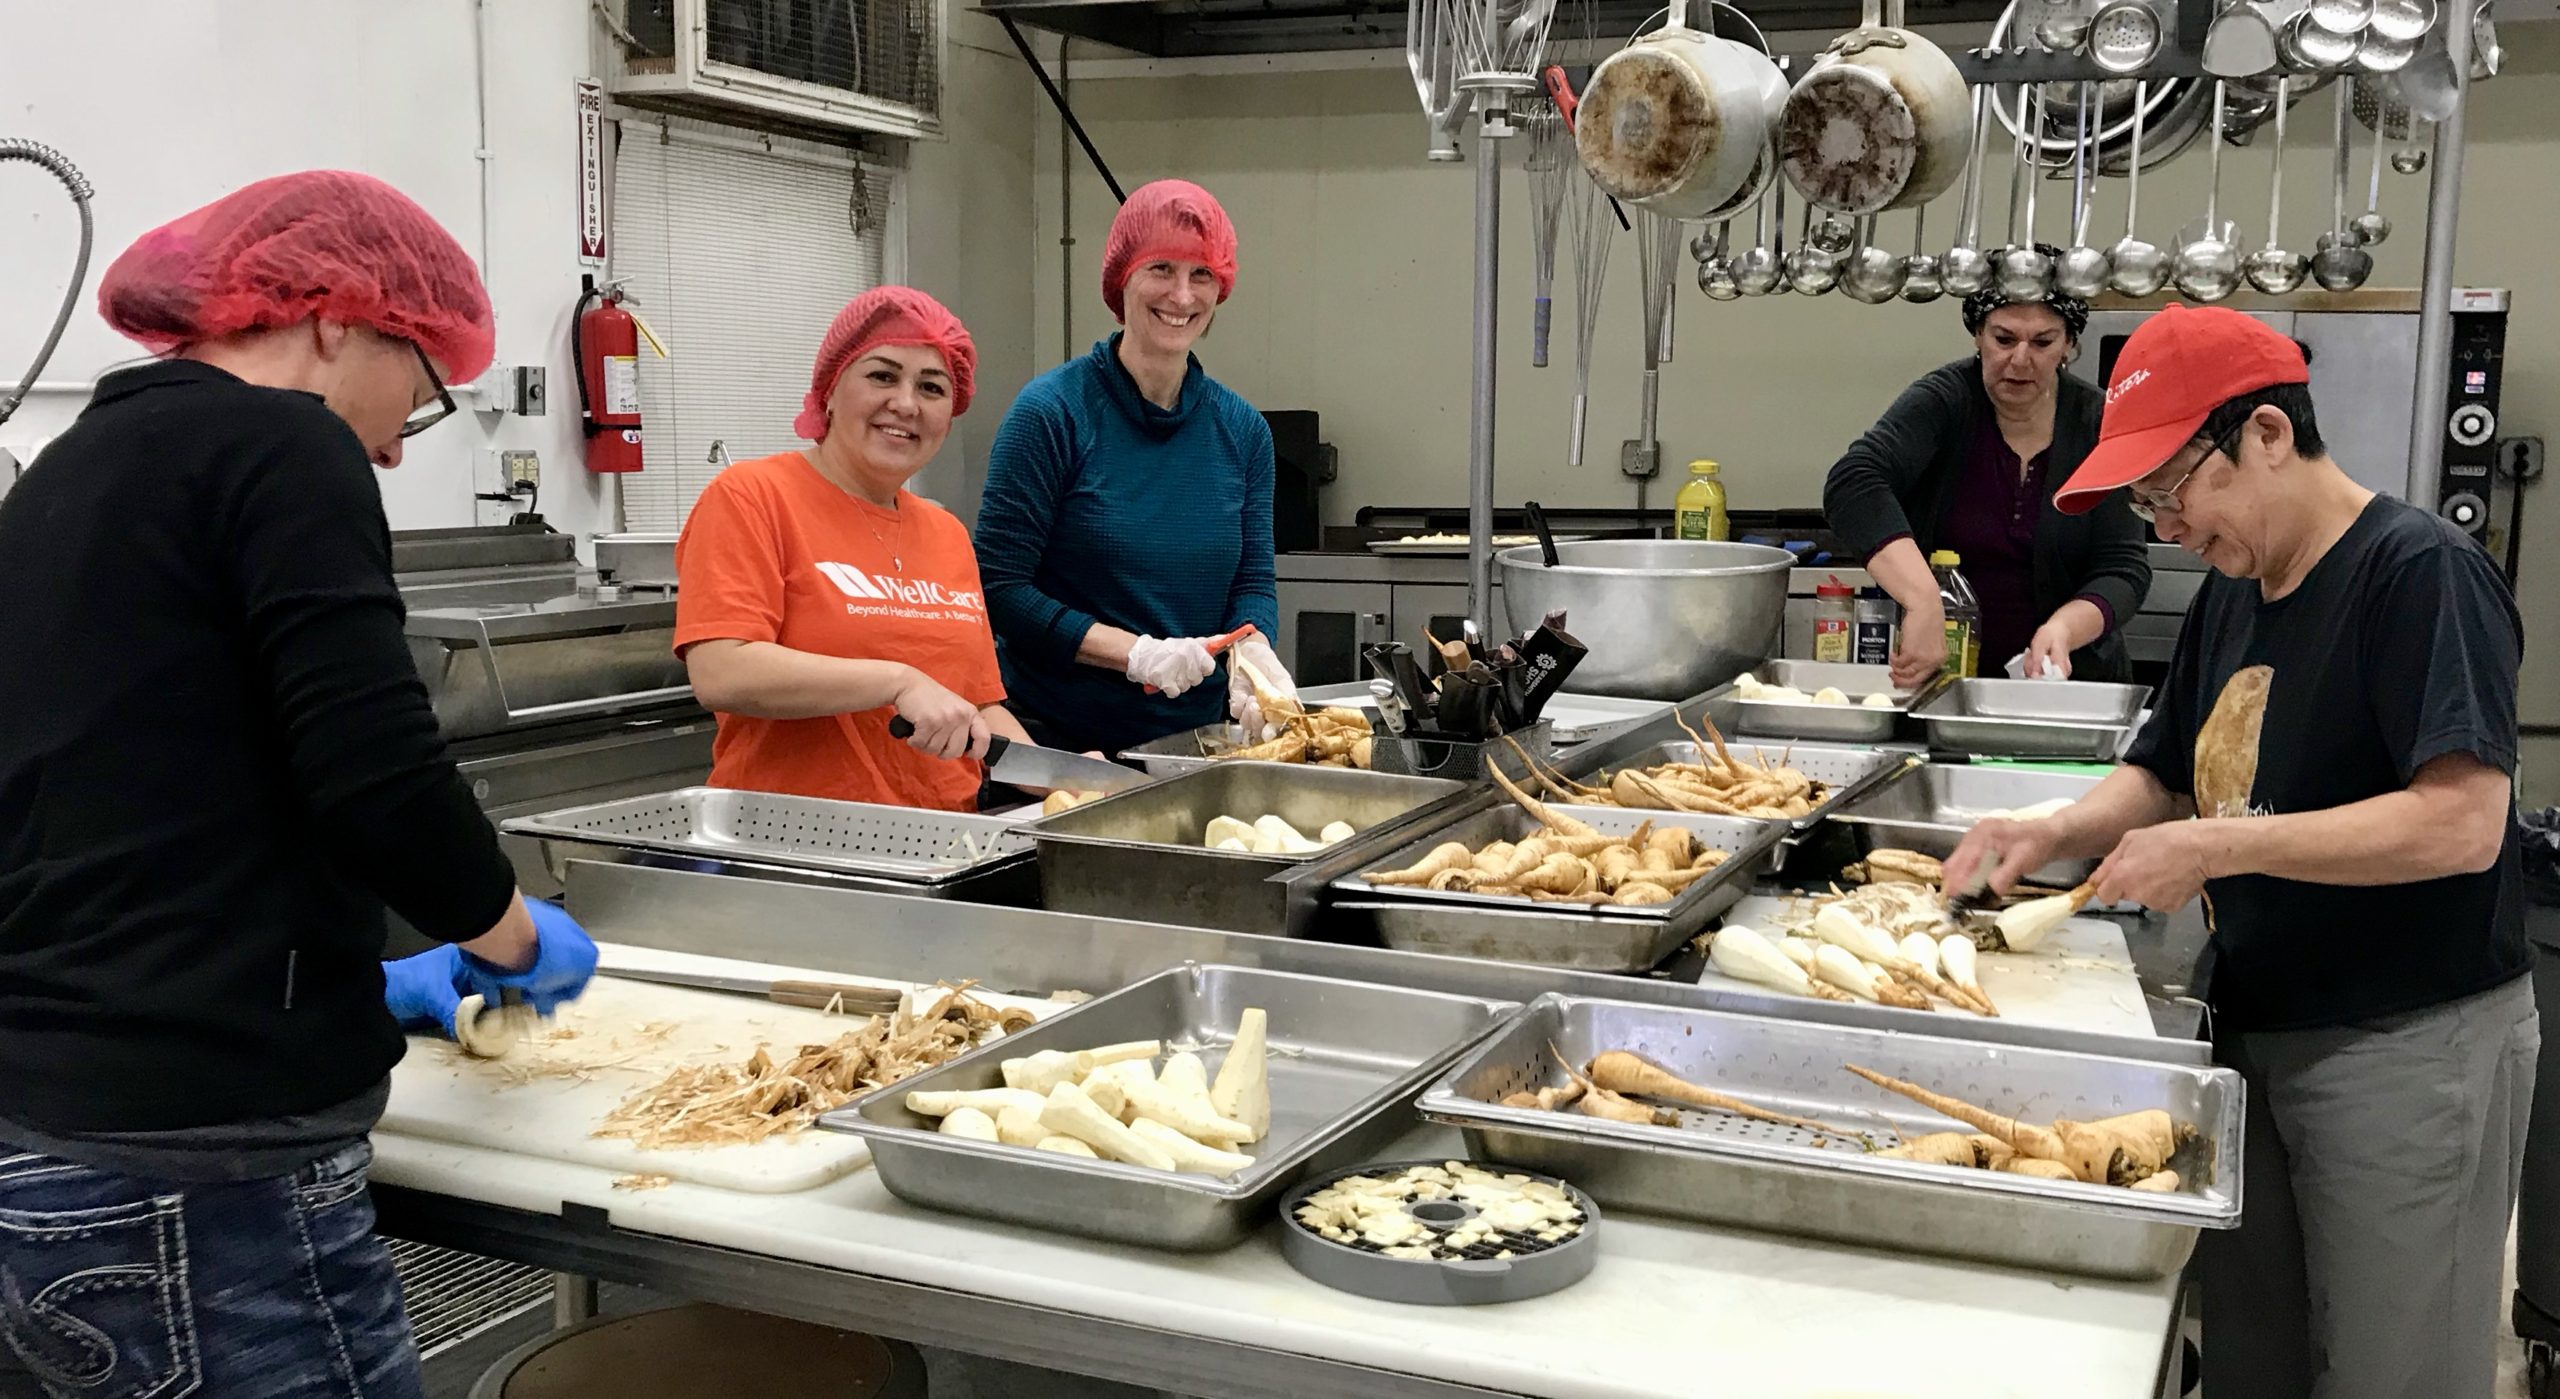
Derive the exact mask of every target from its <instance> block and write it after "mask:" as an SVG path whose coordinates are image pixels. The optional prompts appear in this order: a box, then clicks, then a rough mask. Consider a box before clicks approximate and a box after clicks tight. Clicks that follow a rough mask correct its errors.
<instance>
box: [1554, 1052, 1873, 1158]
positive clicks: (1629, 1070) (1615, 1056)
mask: <svg viewBox="0 0 2560 1399" xmlns="http://www.w3.org/2000/svg"><path fill="white" fill-rule="evenodd" d="M1583 1072H1584V1073H1585V1074H1586V1075H1587V1076H1588V1077H1589V1078H1590V1080H1591V1082H1592V1083H1593V1084H1595V1085H1597V1086H1598V1087H1600V1088H1604V1089H1606V1090H1608V1091H1609V1092H1612V1093H1617V1094H1620V1095H1622V1096H1627V1097H1639V1098H1667V1099H1669V1100H1670V1101H1672V1102H1675V1103H1686V1104H1688V1105H1689V1106H1691V1107H1699V1108H1712V1109H1714V1110H1716V1111H1717V1112H1729V1113H1732V1114H1733V1115H1734V1116H1736V1117H1748V1118H1750V1119H1752V1120H1754V1121H1757V1122H1776V1123H1780V1124H1782V1125H1784V1126H1788V1127H1801V1128H1803V1129H1804V1130H1806V1131H1808V1132H1821V1133H1823V1134H1825V1135H1828V1136H1838V1137H1845V1136H1851V1135H1854V1134H1853V1133H1848V1132H1843V1131H1841V1130H1840V1129H1839V1128H1837V1127H1833V1126H1831V1125H1829V1124H1828V1123H1822V1122H1815V1121H1813V1120H1812V1119H1810V1118H1803V1117H1793V1116H1790V1115H1788V1114H1786V1113H1783V1112H1771V1111H1770V1110H1769V1109H1767V1108H1762V1107H1754V1106H1752V1105H1751V1104H1749V1103H1746V1102H1744V1101H1742V1100H1741V1099H1740V1098H1736V1097H1732V1096H1729V1095H1727V1094H1723V1093H1719V1092H1717V1091H1715V1090H1714V1089H1712V1088H1707V1087H1702V1086H1700V1085H1698V1084H1695V1083H1691V1082H1689V1081H1688V1080H1687V1079H1684V1078H1681V1077H1680V1076H1678V1075H1677V1074H1674V1073H1672V1072H1671V1071H1669V1070H1668V1069H1665V1068H1663V1067H1662V1066H1661V1065H1659V1064H1655V1063H1652V1062H1650V1061H1648V1060H1646V1059H1645V1058H1644V1057H1643V1056H1641V1055H1637V1054H1630V1053H1628V1052H1627V1051H1625V1050H1623V1049H1611V1050H1604V1051H1602V1052H1601V1053H1600V1054H1598V1055H1596V1056H1594V1057H1593V1059H1592V1060H1591V1062H1590V1064H1589V1065H1587V1066H1585V1068H1584V1070H1583Z"/></svg>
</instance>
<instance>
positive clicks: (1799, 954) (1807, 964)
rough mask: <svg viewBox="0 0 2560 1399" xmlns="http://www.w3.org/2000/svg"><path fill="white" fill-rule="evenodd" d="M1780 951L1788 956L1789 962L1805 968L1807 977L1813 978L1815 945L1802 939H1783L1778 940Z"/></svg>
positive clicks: (1789, 937) (1792, 937)
mask: <svg viewBox="0 0 2560 1399" xmlns="http://www.w3.org/2000/svg"><path fill="white" fill-rule="evenodd" d="M1778 950H1779V951H1780V952H1783V953H1785V954H1787V960H1788V961H1790V962H1793V963H1795V964H1796V965H1797V966H1799V967H1802V968H1804V970H1805V974H1806V975H1807V976H1811V975H1812V974H1813V944H1812V943H1811V942H1809V941H1807V940H1806V939H1804V938H1800V937H1794V936H1788V937H1782V938H1780V939H1778Z"/></svg>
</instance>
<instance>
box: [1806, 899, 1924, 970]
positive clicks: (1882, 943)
mask: <svg viewBox="0 0 2560 1399" xmlns="http://www.w3.org/2000/svg"><path fill="white" fill-rule="evenodd" d="M1813 935H1814V937H1815V938H1816V939H1818V940H1820V941H1822V942H1826V943H1829V944H1831V945H1832V946H1833V947H1837V948H1840V949H1842V950H1843V951H1846V952H1848V953H1850V954H1851V955H1853V956H1855V957H1857V958H1858V960H1860V961H1862V962H1878V963H1883V962H1892V961H1895V960H1898V959H1899V958H1900V957H1901V956H1902V950H1901V949H1900V948H1898V947H1896V946H1894V944H1893V937H1892V935H1891V934H1889V933H1887V932H1886V931H1885V930H1884V929H1882V928H1879V927H1877V926H1875V925H1874V924H1872V923H1869V922H1868V921H1867V920H1865V919H1863V918H1860V917H1859V916H1858V915H1856V914H1854V913H1851V912H1850V911H1849V910H1847V909H1845V908H1842V907H1840V906H1839V905H1838V904H1833V905H1831V906H1830V907H1828V908H1825V909H1823V910H1822V911H1821V912H1819V913H1817V914H1815V915H1813Z"/></svg>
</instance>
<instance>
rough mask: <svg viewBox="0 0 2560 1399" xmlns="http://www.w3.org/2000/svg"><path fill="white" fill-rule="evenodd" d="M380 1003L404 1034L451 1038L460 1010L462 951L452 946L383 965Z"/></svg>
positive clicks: (433, 949)
mask: <svg viewBox="0 0 2560 1399" xmlns="http://www.w3.org/2000/svg"><path fill="white" fill-rule="evenodd" d="M382 982H383V987H382V1000H383V1003H384V1004H385V1005H387V1006H389V1007H390V1008H391V1018H392V1019H394V1020H397V1021H399V1022H400V1028H401V1030H402V1031H403V1032H405V1033H408V1034H413V1035H425V1034H441V1035H443V1036H444V1037H445V1038H446V1039H452V1038H453V1017H454V1015H455V1013H456V1012H458V1011H459V1010H461V1008H462V991H461V986H462V949H460V948H458V947H455V946H454V945H453V944H451V943H445V944H443V945H441V946H438V947H434V948H431V949H429V950H427V951H425V952H421V953H419V954H418V955H417V956H415V957H403V958H401V959H400V960H398V961H396V962H385V963H383V964H382Z"/></svg>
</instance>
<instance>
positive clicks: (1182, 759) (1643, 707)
mask: <svg viewBox="0 0 2560 1399" xmlns="http://www.w3.org/2000/svg"><path fill="white" fill-rule="evenodd" d="M1298 698H1299V699H1301V700H1303V701H1305V702H1306V703H1307V704H1309V705H1311V706H1315V707H1318V708H1321V707H1325V706H1336V707H1339V708H1343V709H1357V710H1359V711H1361V712H1362V713H1364V714H1366V715H1368V716H1369V726H1370V727H1371V728H1373V729H1374V728H1376V727H1377V726H1378V706H1377V702H1376V701H1375V700H1373V699H1371V698H1370V697H1369V687H1368V686H1366V685H1321V686H1317V687H1315V688H1313V689H1308V690H1301V691H1299V692H1298ZM1826 707H1827V706H1826ZM1670 708H1671V706H1670V704H1669V703H1668V702H1666V701H1662V700H1631V699H1616V698H1612V697H1611V696H1608V695H1577V694H1570V693H1566V694H1559V695H1557V696H1555V697H1554V698H1553V699H1550V700H1548V701H1547V708H1546V712H1545V713H1544V714H1543V715H1542V716H1541V718H1542V719H1543V720H1544V722H1546V723H1548V724H1550V725H1552V726H1553V727H1554V730H1555V744H1556V746H1557V747H1558V748H1570V747H1573V746H1574V745H1576V744H1582V743H1589V742H1592V741H1594V740H1597V739H1602V738H1607V737H1609V736H1611V735H1613V734H1617V733H1622V732H1624V731H1626V730H1628V729H1632V728H1634V727H1635V726H1636V725H1638V724H1641V723H1644V722H1645V721H1646V720H1649V719H1652V718H1654V717H1655V716H1657V715H1660V714H1661V713H1663V712H1664V711H1666V710H1668V709H1670ZM1231 734H1232V730H1230V729H1229V727H1228V726H1227V725H1225V724H1209V725H1205V726H1203V727H1201V728H1197V729H1189V730H1186V731H1184V732H1182V733H1178V734H1167V735H1165V736H1164V737H1162V738H1158V739H1151V740H1149V741H1148V742H1145V743H1141V744H1139V745H1138V746H1137V747H1135V748H1129V749H1124V750H1122V752H1121V754H1120V759H1121V761H1123V762H1129V763H1136V764H1137V765H1138V766H1140V767H1142V768H1145V769H1146V770H1147V771H1148V772H1149V773H1150V774H1152V775H1154V776H1157V777H1171V776H1173V775H1174V774H1175V773H1177V772H1189V771H1191V770H1192V769H1194V768H1204V767H1207V766H1209V765H1210V764H1211V763H1215V762H1222V761H1225V760H1224V759H1221V758H1219V757H1218V756H1217V755H1218V754H1220V753H1223V752H1225V751H1226V750H1227V749H1228V748H1229V747H1230V746H1231V745H1232V744H1233V742H1234V739H1233V738H1232V736H1231Z"/></svg>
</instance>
